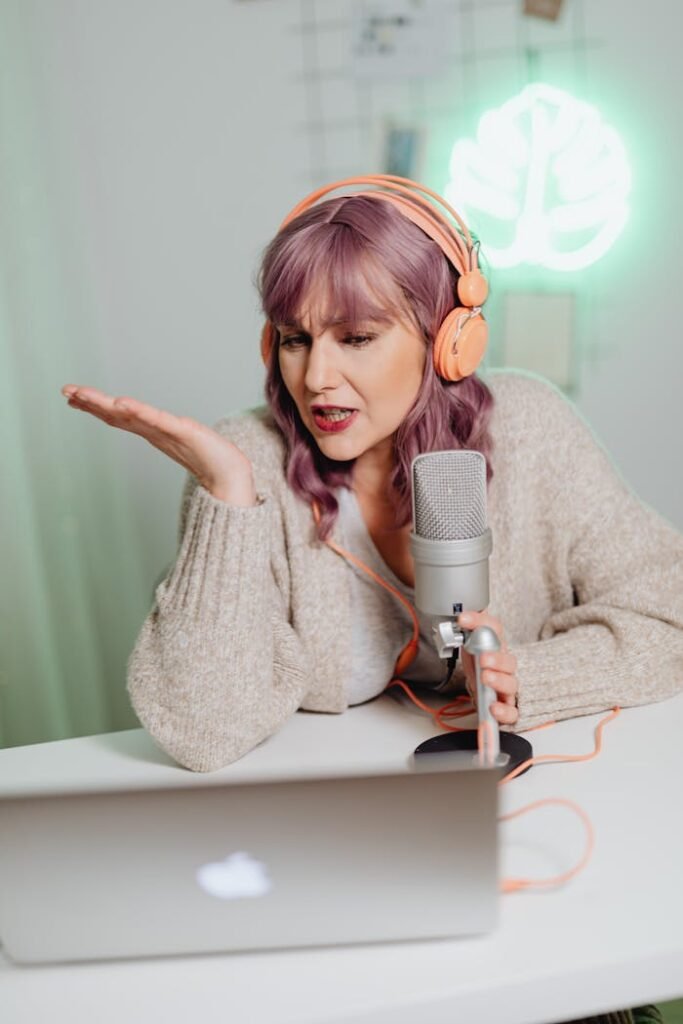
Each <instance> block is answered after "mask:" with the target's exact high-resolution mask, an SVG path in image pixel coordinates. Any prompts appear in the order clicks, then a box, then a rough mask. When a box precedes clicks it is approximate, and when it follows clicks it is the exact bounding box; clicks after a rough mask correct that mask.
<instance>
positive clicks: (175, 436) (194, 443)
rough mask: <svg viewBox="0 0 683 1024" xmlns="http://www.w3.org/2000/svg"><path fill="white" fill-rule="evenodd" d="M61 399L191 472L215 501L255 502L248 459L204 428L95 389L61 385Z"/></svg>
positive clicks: (229, 502)
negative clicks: (142, 438) (142, 440)
mask: <svg viewBox="0 0 683 1024" xmlns="http://www.w3.org/2000/svg"><path fill="white" fill-rule="evenodd" d="M62 394H63V395H64V396H65V397H66V398H67V399H68V401H69V405H70V406H71V408H73V409H81V410H82V411H83V412H88V413H90V415H91V416H95V417H96V418H97V419H98V420H102V422H103V423H107V424H109V426H111V427H118V428H119V429H120V430H128V431H130V432H132V433H134V434H139V435H140V437H144V439H145V440H146V441H148V442H149V443H150V444H151V445H154V447H155V448H158V449H159V451H162V452H164V454H165V455H168V456H169V458H171V459H173V460H174V461H175V462H178V463H179V464H180V465H181V466H183V467H184V468H185V469H186V470H188V472H190V473H192V474H193V475H194V476H195V477H196V478H197V480H198V481H199V483H200V484H201V485H202V487H204V488H205V489H206V490H207V491H209V492H210V493H211V494H213V496H214V497H215V498H219V499H220V500H221V501H225V502H227V503H228V504H230V505H241V506H243V507H246V506H249V505H255V504H256V503H257V500H256V491H255V489H254V481H253V475H252V466H251V462H250V461H249V459H248V458H247V457H246V455H244V453H243V452H241V451H240V449H239V448H238V447H237V446H236V445H234V444H233V443H232V442H231V441H228V439H227V438H225V437H221V435H220V434H218V433H217V432H216V431H215V430H212V429H211V428H210V427H206V426H204V424H203V423H198V422H197V420H193V419H190V418H189V417H188V416H174V415H173V413H170V412H164V411H163V410H162V409H156V408H154V406H152V405H145V403H144V402H139V401H138V400H137V399H135V398H128V397H122V398H114V397H112V396H111V395H107V394H105V393H104V391H98V390H97V389H96V388H90V387H80V386H77V385H75V384H65V385H64V387H63V388H62Z"/></svg>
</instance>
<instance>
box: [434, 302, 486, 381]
mask: <svg viewBox="0 0 683 1024" xmlns="http://www.w3.org/2000/svg"><path fill="white" fill-rule="evenodd" d="M488 334H489V328H488V324H487V323H486V321H485V320H484V318H483V316H482V315H481V314H480V313H473V312H472V310H471V309H467V308H466V307H464V306H457V307H456V308H455V309H452V310H451V311H450V313H449V314H448V316H447V317H446V319H445V320H444V322H443V323H442V324H441V327H440V328H439V331H438V334H437V336H436V338H435V340H434V356H433V360H434V369H435V370H436V372H437V373H438V374H439V376H440V377H443V379H444V380H449V381H457V380H462V379H463V378H464V377H470V376H471V375H472V374H473V373H474V371H475V370H476V369H477V367H478V366H479V364H480V362H481V361H482V359H483V357H484V352H485V351H486V343H487V341H488Z"/></svg>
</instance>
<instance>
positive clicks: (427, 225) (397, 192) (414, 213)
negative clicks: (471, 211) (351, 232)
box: [279, 174, 479, 274]
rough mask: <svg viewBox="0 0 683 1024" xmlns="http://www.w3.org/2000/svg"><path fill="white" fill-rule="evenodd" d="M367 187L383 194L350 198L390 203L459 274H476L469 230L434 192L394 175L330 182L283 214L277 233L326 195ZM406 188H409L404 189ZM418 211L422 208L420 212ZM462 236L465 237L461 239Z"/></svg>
mask: <svg viewBox="0 0 683 1024" xmlns="http://www.w3.org/2000/svg"><path fill="white" fill-rule="evenodd" d="M368 184H370V185H377V186H382V188H383V189H385V190H386V191H382V189H381V188H379V187H378V188H377V189H375V190H374V191H372V192H367V191H366V192H355V193H353V195H364V196H374V197H375V198H377V199H383V200H385V201H386V200H388V201H389V202H392V203H394V205H396V206H398V207H399V209H400V210H401V212H402V213H404V214H405V215H406V216H407V217H408V218H409V219H410V220H412V221H413V223H415V224H417V226H418V227H419V228H422V230H423V231H424V232H425V234H427V235H429V237H430V238H431V239H432V240H433V241H435V242H436V243H437V245H439V246H440V247H441V249H442V250H443V251H444V255H446V256H448V258H449V259H450V260H451V262H452V263H453V265H454V266H455V268H456V269H457V270H458V272H459V273H460V274H467V273H468V272H469V271H470V270H478V268H479V260H478V253H477V247H476V245H475V244H474V242H473V241H472V236H471V235H470V232H469V228H468V227H467V224H465V222H464V220H463V219H462V217H461V216H460V215H459V214H458V213H457V212H456V211H455V210H454V209H453V207H452V206H450V205H449V203H447V202H446V200H445V199H443V198H442V197H441V196H440V195H439V194H438V192H434V191H432V189H430V188H427V187H426V186H425V185H420V184H419V183H418V182H416V181H412V180H411V179H410V178H400V177H398V176H397V175H395V174H364V175H359V176H356V177H353V178H342V179H341V180H340V181H334V182H332V183H331V184H330V185H323V187H322V188H319V189H316V190H315V191H314V192H311V193H310V194H309V195H307V196H304V198H303V199H302V200H301V201H300V202H299V203H297V205H296V206H295V207H294V209H293V210H291V211H290V213H288V214H287V216H286V217H285V219H284V220H283V222H282V224H281V225H280V228H279V230H280V231H281V230H282V229H283V228H284V227H286V225H287V224H289V223H290V222H291V221H293V220H294V219H295V218H296V217H298V216H299V214H300V213H303V212H304V210H307V209H308V208H309V207H311V206H313V205H314V204H315V203H316V202H317V201H318V200H319V199H321V198H322V197H323V196H324V195H327V194H328V193H329V192H334V191H336V190H337V189H338V188H345V187H346V186H347V185H368ZM406 186H410V187H409V188H407V187H406ZM420 192H424V193H426V194H427V195H429V196H431V197H432V198H433V199H436V200H437V201H438V202H439V203H441V205H442V206H443V207H445V209H446V210H448V212H449V213H450V214H451V215H452V217H453V218H454V220H455V221H456V224H457V225H458V227H459V228H460V231H458V230H457V228H455V227H454V226H453V225H452V224H450V223H449V222H448V220H447V219H446V217H445V216H444V215H443V213H442V212H441V211H440V210H438V209H437V208H436V207H435V206H434V204H433V203H430V202H428V201H427V200H426V199H425V198H424V197H423V196H421V195H420V194H419V193H420ZM406 196H407V197H408V198H407V199H406V198H404V197H406ZM413 204H415V205H413ZM420 207H421V208H422V209H421V210H420ZM422 211H424V212H422ZM425 214H427V215H428V216H429V217H431V218H432V220H431V221H430V220H428V219H427V217H426V216H425ZM461 232H462V233H461ZM463 235H464V236H465V237H464V238H463Z"/></svg>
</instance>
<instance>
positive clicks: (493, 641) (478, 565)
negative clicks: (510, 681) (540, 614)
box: [410, 449, 531, 770]
mask: <svg viewBox="0 0 683 1024" xmlns="http://www.w3.org/2000/svg"><path fill="white" fill-rule="evenodd" d="M411 473H412V504H413V532H412V533H411V535H410V550H411V553H412V556H413V561H414V563H415V605H416V607H417V608H418V609H419V610H420V611H421V612H422V613H423V614H425V615H430V616H432V617H433V618H434V619H436V620H442V621H441V622H439V623H438V625H435V627H434V636H435V643H436V646H437V649H438V652H439V655H440V656H441V657H448V656H449V654H451V653H453V651H454V650H457V649H458V647H459V646H464V647H465V650H467V651H468V652H469V653H471V654H472V656H473V658H474V662H475V672H476V690H477V715H478V718H479V725H480V729H479V733H480V734H481V730H482V728H484V729H485V730H486V735H487V749H488V753H489V755H490V758H492V759H494V760H497V761H498V762H499V761H500V760H501V759H500V751H501V740H503V743H502V749H503V753H504V754H507V755H508V756H507V757H505V758H504V760H505V763H506V764H508V770H512V767H513V766H511V765H510V764H509V762H510V761H511V760H513V761H514V762H515V764H519V763H521V761H522V760H525V759H526V757H527V756H531V746H530V744H529V743H528V742H527V741H526V740H523V739H522V737H518V736H514V735H513V734H510V733H505V734H502V735H501V734H500V732H499V727H498V722H497V720H496V719H495V718H494V717H493V714H492V713H491V708H490V705H491V703H493V701H495V700H496V694H495V691H494V690H493V689H491V688H490V687H487V686H484V685H483V684H482V682H481V670H480V664H479V661H480V656H481V654H482V653H484V651H487V650H499V649H500V643H499V639H498V638H497V637H496V634H495V632H494V631H493V630H492V629H490V628H489V627H486V626H481V627H479V628H478V629H475V630H473V631H471V632H467V631H465V630H460V629H459V628H458V626H457V618H456V617H457V615H458V613H459V612H460V611H463V610H465V609H467V610H470V611H478V612H480V611H484V609H485V608H487V607H488V604H489V556H490V554H491V551H492V548H493V540H492V534H491V530H490V528H489V526H488V522H487V515H486V460H485V458H484V456H483V455H482V454H481V452H477V451H471V450H469V449H465V450H448V451H438V452H428V453H426V454H424V455H418V456H417V457H416V458H415V459H413V463H412V467H411ZM477 738H478V737H477V734H476V733H475V734H474V735H472V734H471V733H470V734H469V735H468V734H467V733H451V734H449V735H447V736H440V737H435V738H434V740H427V742H426V744H421V745H420V747H418V750H417V751H416V753H417V752H422V751H421V749H420V748H424V747H427V748H428V749H434V750H436V749H437V748H438V750H439V751H442V750H444V749H451V750H452V749H468V750H470V749H475V750H476V749H477V742H476V741H477ZM437 741H438V743H437ZM517 741H520V743H521V744H522V746H521V747H520V745H519V743H518V742H517ZM429 744H432V748H429ZM435 744H436V745H435ZM512 747H514V750H513V749H511V748H512ZM522 755H524V756H522Z"/></svg>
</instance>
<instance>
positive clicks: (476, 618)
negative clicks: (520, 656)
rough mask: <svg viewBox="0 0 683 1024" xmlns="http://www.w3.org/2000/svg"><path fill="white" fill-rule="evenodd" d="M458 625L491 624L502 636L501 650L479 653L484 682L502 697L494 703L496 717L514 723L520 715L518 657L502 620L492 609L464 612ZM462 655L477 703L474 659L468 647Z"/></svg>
mask: <svg viewBox="0 0 683 1024" xmlns="http://www.w3.org/2000/svg"><path fill="white" fill-rule="evenodd" d="M458 626H461V627H462V628H463V629H466V630H468V631H471V630H473V629H477V627H478V626H488V627H489V628H490V629H492V630H493V631H494V633H495V634H496V636H497V637H498V639H499V641H500V650H499V651H487V652H485V653H484V654H481V655H480V656H479V662H480V665H481V681H482V683H483V684H484V685H485V686H490V687H491V689H492V690H495V693H496V696H497V698H498V699H497V700H496V701H494V702H493V703H492V704H491V714H492V715H493V717H494V718H495V719H496V721H497V722H498V723H499V724H500V725H514V724H515V722H516V721H517V720H518V718H519V711H518V710H517V693H518V691H519V683H518V681H517V676H516V675H515V673H516V671H517V659H516V658H515V656H514V654H510V652H509V651H508V649H507V644H506V642H505V631H504V630H503V626H502V623H500V622H499V621H498V619H494V618H493V617H492V616H491V615H489V614H488V612H471V611H463V612H461V613H460V615H459V616H458ZM460 655H461V657H462V667H463V671H464V673H465V684H466V686H467V692H468V693H469V695H470V697H471V698H472V700H473V701H474V702H475V703H476V696H475V695H476V692H477V684H476V679H475V668H474V658H473V657H472V655H471V654H469V653H468V652H467V651H466V650H464V648H461V649H460Z"/></svg>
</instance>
